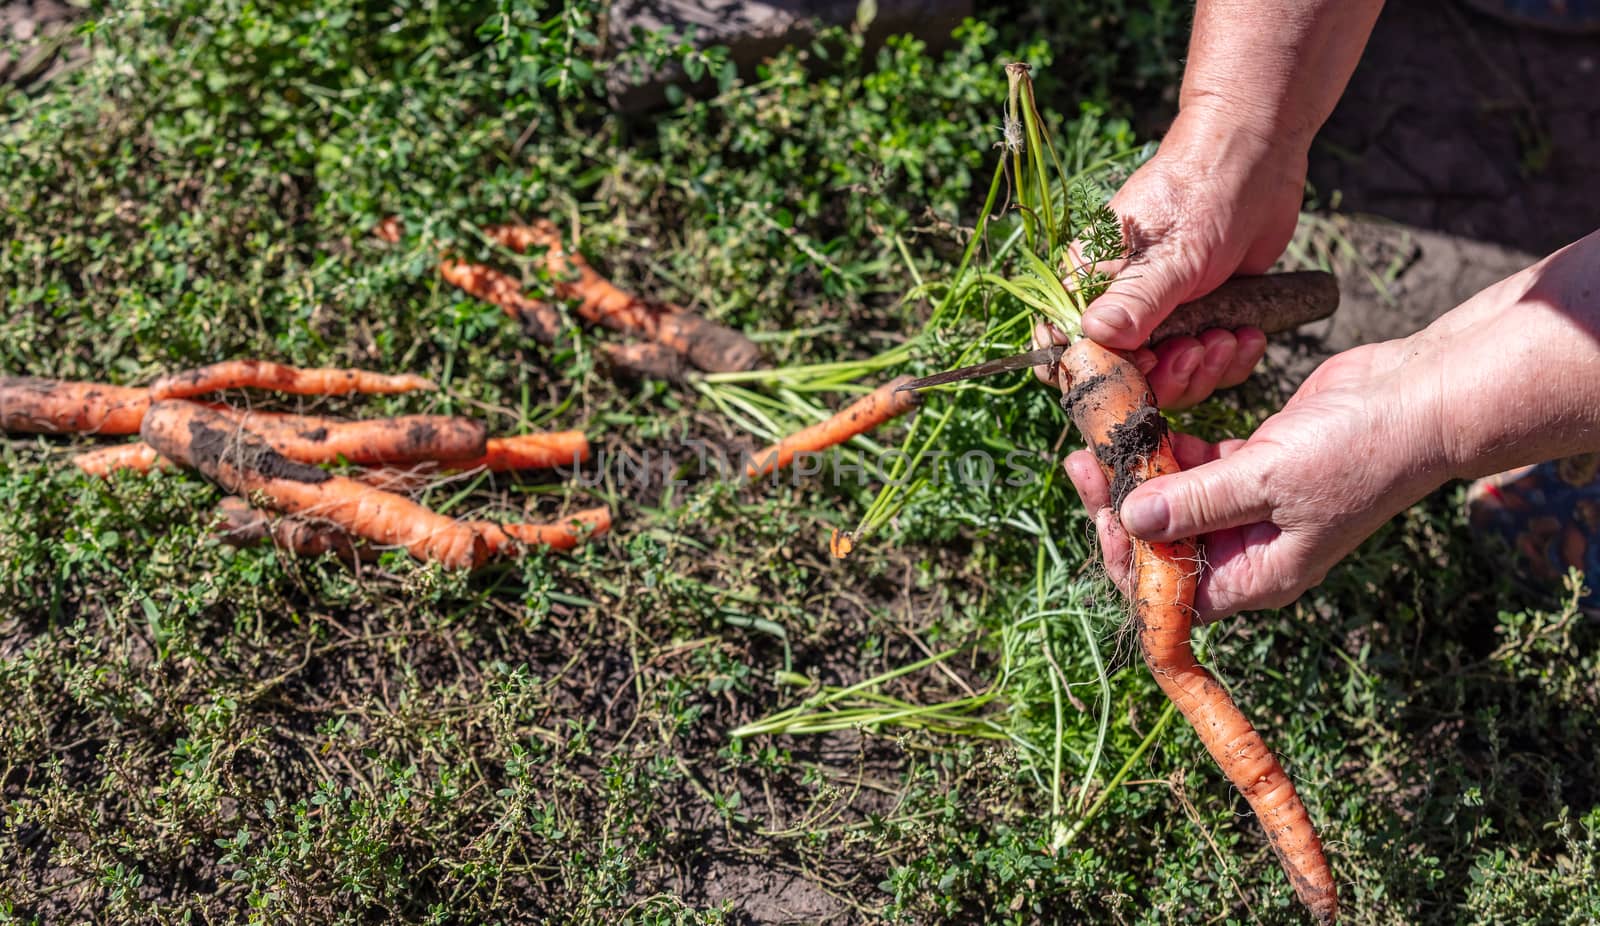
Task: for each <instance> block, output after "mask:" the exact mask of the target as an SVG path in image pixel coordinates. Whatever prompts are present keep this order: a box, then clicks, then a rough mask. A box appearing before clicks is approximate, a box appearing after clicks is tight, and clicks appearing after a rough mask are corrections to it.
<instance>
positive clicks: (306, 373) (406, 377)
mask: <svg viewBox="0 0 1600 926" xmlns="http://www.w3.org/2000/svg"><path fill="white" fill-rule="evenodd" d="M244 388H255V389H271V390H273V391H275V392H288V393H292V394H294V395H349V394H350V393H368V394H378V395H382V394H389V393H396V392H414V391H417V390H428V389H437V388H438V387H437V386H435V385H434V384H433V383H432V382H429V381H428V380H426V379H423V378H422V377H420V376H414V375H412V374H410V373H402V374H398V375H389V374H385V373H372V372H369V371H367V370H343V369H332V368H311V369H308V368H302V367H291V366H286V365H284V364H281V363H272V362H271V361H267V360H227V361H224V362H222V363H214V364H211V365H210V366H205V367H200V368H198V369H194V370H185V371H183V372H181V373H172V374H169V375H167V376H163V377H161V378H160V379H158V380H156V381H155V382H153V383H151V384H150V400H151V401H153V402H157V401H160V400H162V399H185V398H191V397H193V396H197V395H205V394H206V393H208V392H218V391H221V390H223V389H244Z"/></svg>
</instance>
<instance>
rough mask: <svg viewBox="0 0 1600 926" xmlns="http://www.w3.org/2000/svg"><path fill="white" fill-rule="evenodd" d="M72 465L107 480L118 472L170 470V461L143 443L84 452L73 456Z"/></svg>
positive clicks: (138, 442)
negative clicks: (159, 468) (158, 468)
mask: <svg viewBox="0 0 1600 926" xmlns="http://www.w3.org/2000/svg"><path fill="white" fill-rule="evenodd" d="M72 465H74V466H76V467H77V468H79V469H81V470H83V471H84V472H86V473H88V474H89V475H91V476H99V477H100V478H101V479H109V478H111V474H112V473H114V472H117V471H118V470H126V471H128V472H133V473H148V472H150V471H151V470H153V469H156V468H157V467H161V468H170V467H171V466H172V461H171V460H168V459H166V458H165V457H163V456H162V455H161V454H159V453H156V448H154V447H152V446H150V445H149V444H147V443H145V442H143V441H137V442H135V443H132V444H117V445H115V446H112V447H99V448H96V449H94V450H89V451H85V452H83V453H80V454H77V455H75V456H73V458H72Z"/></svg>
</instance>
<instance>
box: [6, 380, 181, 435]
mask: <svg viewBox="0 0 1600 926" xmlns="http://www.w3.org/2000/svg"><path fill="white" fill-rule="evenodd" d="M150 401H151V399H150V393H149V390H146V389H139V388H135V387H131V386H111V385H108V384H106V383H82V382H74V381H71V380H64V379H41V378H39V377H35V376H3V377H0V431H7V432H12V433H21V434H107V435H118V434H138V433H139V421H140V419H142V418H143V417H144V412H145V409H146V408H149V407H150Z"/></svg>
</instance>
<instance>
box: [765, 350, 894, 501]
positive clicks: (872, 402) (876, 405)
mask: <svg viewBox="0 0 1600 926" xmlns="http://www.w3.org/2000/svg"><path fill="white" fill-rule="evenodd" d="M911 379H912V378H911V377H909V376H900V377H897V378H895V379H892V380H890V381H889V382H887V383H884V384H883V385H882V386H879V387H878V388H876V389H874V390H872V391H871V392H869V393H867V394H866V395H864V396H862V397H861V398H859V399H857V400H856V401H854V402H852V403H850V404H849V405H848V406H846V407H845V409H844V410H843V411H841V412H839V413H838V414H836V415H834V416H833V417H832V418H829V419H828V420H827V421H821V422H818V423H816V424H814V425H812V426H811V427H809V428H805V429H804V430H801V431H796V432H795V433H793V434H791V435H789V436H788V437H785V438H784V439H783V440H780V441H778V442H777V443H776V444H773V445H772V446H770V447H768V448H766V449H765V450H762V451H761V452H760V453H757V454H756V455H755V457H754V458H753V459H752V460H751V461H750V463H749V464H748V465H747V466H745V471H744V474H745V476H746V477H747V478H750V479H758V478H760V477H762V476H765V475H767V474H768V473H772V472H775V471H777V470H780V469H783V468H784V467H785V466H788V465H789V463H790V462H791V461H792V460H794V458H795V455H796V454H801V453H816V452H817V451H820V450H826V449H828V448H829V447H835V446H837V445H839V444H842V443H844V442H845V441H847V440H849V439H850V438H852V437H855V436H856V435H858V434H865V433H866V432H868V431H870V430H872V429H873V428H876V427H878V426H879V425H881V424H883V423H884V422H886V421H891V420H893V419H895V418H898V417H899V416H901V415H904V414H905V413H906V412H908V411H911V410H912V409H913V408H916V407H917V404H918V402H919V401H920V396H919V395H918V394H917V393H915V392H910V391H907V392H898V391H896V390H898V389H899V388H900V387H901V386H903V385H905V384H906V383H909V382H911Z"/></svg>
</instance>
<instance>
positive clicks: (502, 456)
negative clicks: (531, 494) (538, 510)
mask: <svg viewBox="0 0 1600 926" xmlns="http://www.w3.org/2000/svg"><path fill="white" fill-rule="evenodd" d="M588 461H589V439H588V438H587V437H584V436H583V432H582V431H546V432H541V433H534V434H516V435H513V436H511V437H491V438H489V440H488V443H487V444H486V446H485V449H484V452H483V454H482V455H480V456H478V457H475V458H473V459H470V460H448V461H440V462H437V463H435V462H425V461H419V462H418V464H417V465H415V466H407V467H401V466H379V467H375V468H372V469H368V470H366V471H364V472H361V473H357V474H356V475H354V476H353V477H351V478H354V479H357V480H359V481H361V482H364V483H366V484H367V485H370V486H377V487H378V488H380V489H387V490H388V491H390V492H410V491H412V490H414V489H420V488H422V487H423V486H426V485H428V484H429V483H431V482H433V481H434V480H435V479H437V478H439V476H440V475H442V474H444V473H461V472H473V471H475V470H487V471H489V472H491V473H507V472H516V471H520V470H526V469H553V468H555V467H557V466H568V465H571V466H576V465H578V464H580V463H587V462H588Z"/></svg>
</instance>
